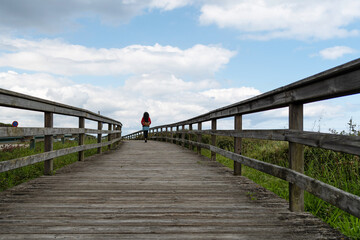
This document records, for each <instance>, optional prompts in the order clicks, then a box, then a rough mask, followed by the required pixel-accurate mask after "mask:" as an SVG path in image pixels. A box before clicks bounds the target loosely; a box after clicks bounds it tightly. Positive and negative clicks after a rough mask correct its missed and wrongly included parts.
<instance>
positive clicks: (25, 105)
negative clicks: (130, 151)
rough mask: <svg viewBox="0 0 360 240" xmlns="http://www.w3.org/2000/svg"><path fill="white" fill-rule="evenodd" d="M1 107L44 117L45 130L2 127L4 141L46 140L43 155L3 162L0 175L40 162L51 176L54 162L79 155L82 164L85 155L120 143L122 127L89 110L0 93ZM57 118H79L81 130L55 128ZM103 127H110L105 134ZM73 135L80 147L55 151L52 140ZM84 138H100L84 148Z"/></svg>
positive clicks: (45, 171) (0, 164)
mask: <svg viewBox="0 0 360 240" xmlns="http://www.w3.org/2000/svg"><path fill="white" fill-rule="evenodd" d="M0 106H3V107H8V108H18V109H24V110H32V111H38V112H43V113H44V127H43V128H29V127H26V128H25V127H24V128H23V127H0V138H2V137H20V136H21V137H23V136H30V137H31V136H39V135H40V136H45V137H44V152H43V153H40V154H35V155H31V156H27V157H22V158H17V159H12V160H8V161H0V172H6V171H9V170H12V169H16V168H20V167H24V166H28V165H31V164H34V163H38V162H44V173H45V174H51V173H52V171H53V159H54V158H56V157H60V156H64V155H67V154H70V153H76V152H78V153H79V161H83V160H84V151H85V150H89V149H93V148H97V149H98V150H97V151H98V153H101V151H102V150H101V148H102V147H104V146H108V147H109V148H110V147H111V145H112V144H115V143H117V142H119V141H120V140H121V127H122V124H121V123H120V122H118V121H116V120H113V119H111V118H107V117H104V116H101V115H99V114H96V113H93V112H90V111H88V110H84V109H80V108H75V107H72V106H68V105H64V104H60V103H57V102H52V101H48V100H44V99H40V98H35V97H32V96H28V95H24V94H20V93H16V92H12V91H8V90H4V89H0ZM54 114H59V115H66V116H73V117H78V118H79V121H78V124H79V127H78V128H54V127H53V125H54V124H53V122H54V121H53V116H54ZM85 119H88V120H92V121H96V122H97V123H98V124H97V126H98V128H97V129H88V128H85ZM103 123H105V124H108V130H102V126H103ZM65 134H72V135H77V136H78V144H79V146H76V147H70V148H64V149H60V150H55V151H54V150H53V137H54V136H56V135H62V136H63V135H65ZM85 134H97V143H96V144H85V142H84V140H85ZM102 134H107V135H108V141H106V142H102ZM0 160H1V159H0Z"/></svg>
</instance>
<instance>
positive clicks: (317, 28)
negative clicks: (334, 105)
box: [199, 0, 360, 40]
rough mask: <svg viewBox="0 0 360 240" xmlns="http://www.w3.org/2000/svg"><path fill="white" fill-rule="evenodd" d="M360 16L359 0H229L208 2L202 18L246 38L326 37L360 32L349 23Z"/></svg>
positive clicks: (202, 22) (351, 34)
mask: <svg viewBox="0 0 360 240" xmlns="http://www.w3.org/2000/svg"><path fill="white" fill-rule="evenodd" d="M359 18H360V2H359V1H357V0H323V1H313V0H301V1H300V0H295V1H287V0H276V1H275V0H266V1H265V0H241V1H238V0H225V1H221V2H219V1H211V2H210V3H206V4H204V5H203V6H202V8H201V16H200V18H199V20H200V23H201V24H203V25H209V24H216V25H218V26H219V27H220V28H235V29H238V30H240V31H241V32H242V37H244V38H252V39H259V40H267V39H274V38H292V39H301V40H303V39H320V40H323V39H330V38H334V37H349V36H355V35H358V34H359V30H357V29H348V28H346V26H348V25H350V24H351V23H353V22H354V21H356V20H358V19H359Z"/></svg>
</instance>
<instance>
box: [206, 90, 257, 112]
mask: <svg viewBox="0 0 360 240" xmlns="http://www.w3.org/2000/svg"><path fill="white" fill-rule="evenodd" d="M260 93H261V92H260V91H259V90H257V89H255V88H251V87H241V88H225V89H210V90H207V91H203V92H200V95H202V96H203V97H206V98H208V99H211V101H213V102H216V103H220V104H221V106H223V105H225V104H231V103H235V102H239V101H242V100H245V99H248V98H250V97H253V96H256V95H259V94H260ZM218 107H220V106H218Z"/></svg>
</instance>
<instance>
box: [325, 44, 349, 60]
mask: <svg viewBox="0 0 360 240" xmlns="http://www.w3.org/2000/svg"><path fill="white" fill-rule="evenodd" d="M352 53H356V50H355V49H352V48H350V47H346V46H335V47H331V48H326V49H323V50H321V51H320V52H319V55H320V56H321V57H322V58H323V59H330V60H335V59H338V58H341V57H342V56H344V55H346V54H352Z"/></svg>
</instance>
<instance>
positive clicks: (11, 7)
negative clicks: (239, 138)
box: [0, 0, 360, 133]
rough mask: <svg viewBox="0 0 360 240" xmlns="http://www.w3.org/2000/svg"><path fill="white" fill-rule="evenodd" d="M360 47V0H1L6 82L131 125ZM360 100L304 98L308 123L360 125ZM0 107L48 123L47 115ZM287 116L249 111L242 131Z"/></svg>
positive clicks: (359, 51) (1, 63) (128, 128)
mask: <svg viewBox="0 0 360 240" xmlns="http://www.w3.org/2000/svg"><path fill="white" fill-rule="evenodd" d="M359 55H360V1H358V0H322V1H313V0H292V1H288V0H102V1H95V0H87V1H85V0H61V1H59V0H47V1H43V0H32V1H26V0H18V1H13V0H0V88H4V89H7V90H12V91H17V92H21V93H24V94H29V95H33V96H37V97H41V98H45V99H49V100H52V101H57V102H61V103H65V104H69V105H73V106H76V107H80V108H85V109H88V110H90V111H93V112H98V111H100V112H101V114H102V115H105V116H108V117H111V118H114V119H117V120H119V121H121V122H122V123H123V125H124V128H123V130H124V132H125V133H130V132H132V131H135V130H139V129H140V123H139V121H140V119H141V116H142V113H143V112H144V111H148V112H149V113H150V116H151V118H152V120H153V126H155V125H161V124H165V123H173V122H177V121H181V120H185V119H187V118H190V117H194V116H197V115H200V114H203V113H206V112H208V111H210V110H213V109H215V108H219V107H221V106H224V105H228V104H232V103H235V102H238V101H241V100H244V99H247V98H249V97H253V96H256V95H258V94H261V93H264V92H267V91H270V90H273V89H275V88H278V87H281V86H284V85H287V84H290V83H292V82H295V81H298V80H301V79H303V78H305V77H308V76H311V75H314V74H316V73H319V72H321V71H324V70H327V69H329V68H332V67H335V66H337V65H340V64H343V63H346V62H348V61H351V60H353V59H356V58H359ZM359 100H360V97H359V96H351V97H346V98H339V99H335V100H332V101H323V102H319V103H316V104H308V105H306V106H305V129H306V130H313V131H318V130H320V131H323V132H328V129H329V128H333V129H337V130H338V131H341V130H343V129H346V126H347V122H348V121H349V119H350V118H352V119H353V120H354V121H355V122H356V123H359V124H360V110H359V109H360V101H359ZM0 112H1V114H0V122H6V123H11V122H12V121H13V120H17V121H19V123H20V126H23V127H38V126H42V125H43V123H42V118H43V116H42V114H41V113H36V112H25V111H20V110H9V109H5V108H0ZM232 121H233V120H232V119H225V120H222V121H220V122H219V126H220V128H231V127H232V125H233V123H232ZM287 121H288V120H287V109H280V110H277V111H270V112H265V113H259V114H251V115H246V116H244V128H249V129H251V128H256V129H259V128H286V127H288V123H287ZM54 124H55V126H57V127H67V126H76V125H77V120H76V119H74V118H70V117H68V118H63V117H59V116H57V117H56V118H55V123H54ZM87 126H89V127H91V126H96V124H95V123H91V122H87Z"/></svg>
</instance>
